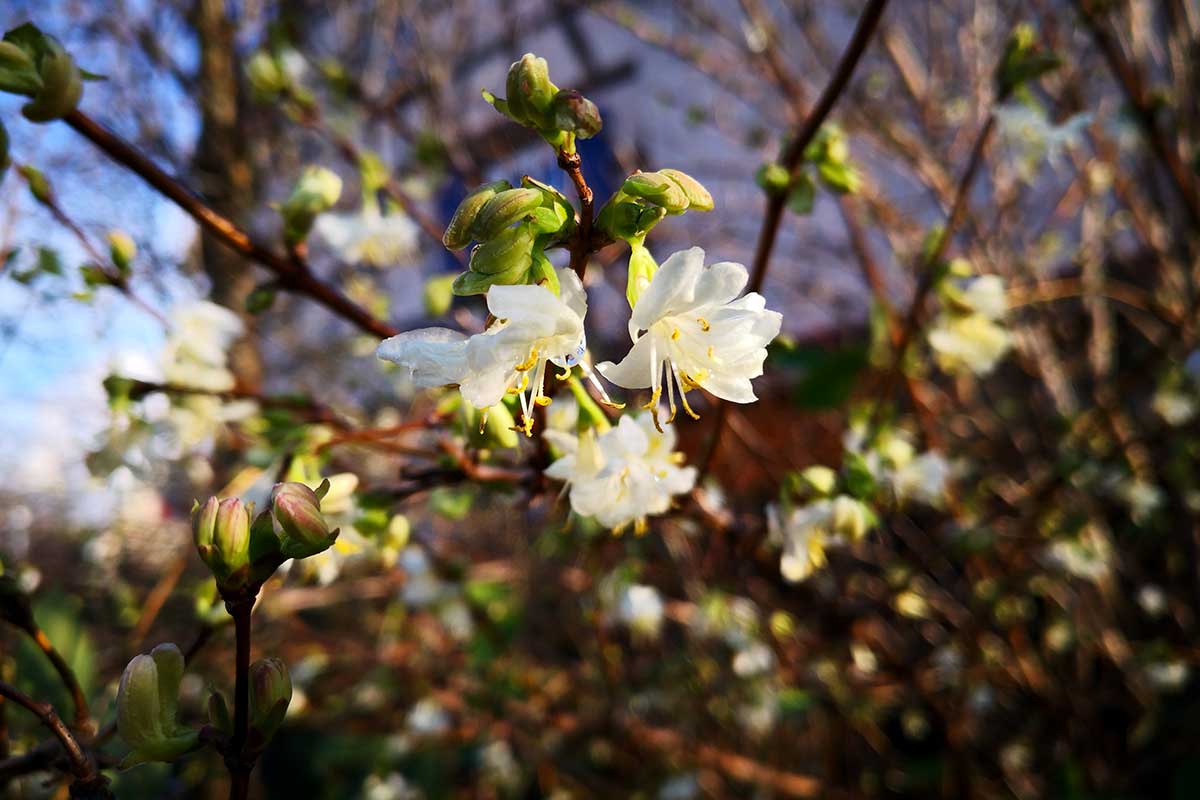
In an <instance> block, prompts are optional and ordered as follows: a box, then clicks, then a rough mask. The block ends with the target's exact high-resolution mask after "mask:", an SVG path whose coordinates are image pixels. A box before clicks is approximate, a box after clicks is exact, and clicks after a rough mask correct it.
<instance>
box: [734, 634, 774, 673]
mask: <svg viewBox="0 0 1200 800" xmlns="http://www.w3.org/2000/svg"><path fill="white" fill-rule="evenodd" d="M774 666H775V654H774V653H773V652H771V648H769V647H767V646H766V645H765V644H763V643H762V642H754V643H752V644H750V645H748V646H746V647H743V648H742V649H740V650H738V651H737V653H735V654H734V656H733V674H735V675H737V676H738V677H739V678H755V677H758V676H759V675H766V674H767V673H768V672H770V671H771V668H772V667H774Z"/></svg>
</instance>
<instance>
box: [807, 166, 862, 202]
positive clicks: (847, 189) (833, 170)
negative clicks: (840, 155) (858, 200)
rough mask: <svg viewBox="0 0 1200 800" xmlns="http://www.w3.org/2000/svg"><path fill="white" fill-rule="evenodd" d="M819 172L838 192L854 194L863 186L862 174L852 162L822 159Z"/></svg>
mask: <svg viewBox="0 0 1200 800" xmlns="http://www.w3.org/2000/svg"><path fill="white" fill-rule="evenodd" d="M817 173H818V174H819V175H820V176H821V180H822V181H824V182H825V185H826V186H828V187H829V188H830V189H831V190H832V191H835V192H837V193H838V194H854V193H855V192H857V191H858V190H859V188H861V187H862V176H861V175H859V173H858V170H857V169H855V168H854V166H853V165H852V164H846V163H841V162H833V161H822V162H821V163H820V164H818V165H817Z"/></svg>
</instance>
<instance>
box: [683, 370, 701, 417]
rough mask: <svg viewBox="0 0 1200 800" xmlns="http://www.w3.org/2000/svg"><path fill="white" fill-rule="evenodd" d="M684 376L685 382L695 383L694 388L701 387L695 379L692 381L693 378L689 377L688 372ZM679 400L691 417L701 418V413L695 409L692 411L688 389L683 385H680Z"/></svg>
mask: <svg viewBox="0 0 1200 800" xmlns="http://www.w3.org/2000/svg"><path fill="white" fill-rule="evenodd" d="M682 377H683V380H684V381H685V382H691V383H693V384H694V388H699V384H696V383H695V382H694V381H692V379H691V378H689V377H688V376H687V375H686V374H684V375H683V376H682ZM679 402H680V403H681V404H682V405H683V410H684V411H686V412H687V415H688V416H689V417H691V418H692V419H700V415H699V414H697V413H696V412H695V411H692V407H691V406H689V405H688V401H687V390H686V389H684V388H683V387H682V386H681V387H679Z"/></svg>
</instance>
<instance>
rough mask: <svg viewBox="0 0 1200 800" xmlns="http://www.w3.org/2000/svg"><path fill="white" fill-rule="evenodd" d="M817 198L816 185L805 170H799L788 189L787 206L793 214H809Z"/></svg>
mask: <svg viewBox="0 0 1200 800" xmlns="http://www.w3.org/2000/svg"><path fill="white" fill-rule="evenodd" d="M816 200H817V186H816V184H814V183H813V180H812V178H810V177H809V176H808V173H807V172H800V173H799V174H798V175H796V180H795V181H793V183H792V188H791V189H790V190H789V191H788V197H787V204H788V208H790V209H791V210H792V213H794V214H801V215H804V214H811V213H812V210H813V205H814V204H815V203H816Z"/></svg>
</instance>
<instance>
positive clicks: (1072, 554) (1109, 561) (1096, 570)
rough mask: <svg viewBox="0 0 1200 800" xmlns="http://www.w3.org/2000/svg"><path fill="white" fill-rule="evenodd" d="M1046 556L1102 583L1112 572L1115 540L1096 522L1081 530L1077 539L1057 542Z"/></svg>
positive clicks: (1061, 565)
mask: <svg viewBox="0 0 1200 800" xmlns="http://www.w3.org/2000/svg"><path fill="white" fill-rule="evenodd" d="M1046 555H1047V557H1048V558H1049V560H1050V563H1052V564H1054V565H1055V566H1057V567H1059V568H1061V569H1063V570H1065V571H1066V572H1068V573H1069V574H1071V575H1074V576H1075V577H1077V578H1083V579H1084V580H1089V581H1092V582H1093V583H1100V582H1101V581H1103V580H1105V579H1106V578H1108V576H1109V575H1110V574H1111V573H1112V567H1113V546H1112V543H1111V542H1110V541H1109V539H1108V537H1107V536H1105V535H1104V533H1103V532H1102V531H1100V530H1099V529H1098V528H1096V527H1095V526H1094V525H1089V526H1088V527H1086V528H1084V529H1083V530H1082V531H1080V533H1079V536H1078V537H1077V538H1074V539H1059V540H1058V541H1056V542H1054V543H1053V544H1051V545H1050V546H1049V548H1047V552H1046Z"/></svg>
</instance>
